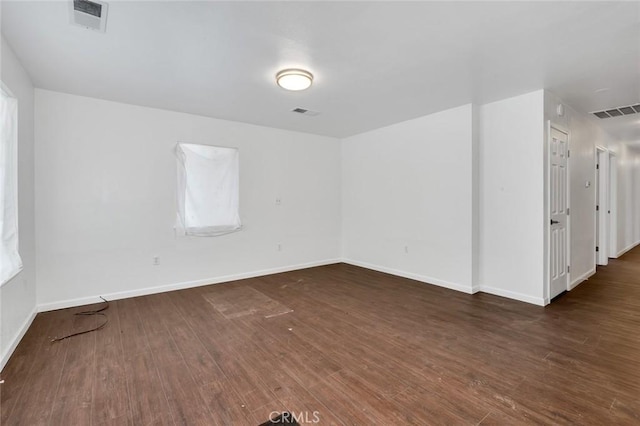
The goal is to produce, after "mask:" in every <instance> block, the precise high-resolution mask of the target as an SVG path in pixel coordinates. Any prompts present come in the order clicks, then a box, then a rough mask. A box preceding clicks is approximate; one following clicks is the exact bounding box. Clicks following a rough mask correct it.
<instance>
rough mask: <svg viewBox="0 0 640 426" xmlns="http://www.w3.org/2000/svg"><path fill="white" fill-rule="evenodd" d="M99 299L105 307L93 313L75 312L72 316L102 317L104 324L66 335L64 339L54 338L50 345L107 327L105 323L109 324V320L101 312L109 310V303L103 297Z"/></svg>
mask: <svg viewBox="0 0 640 426" xmlns="http://www.w3.org/2000/svg"><path fill="white" fill-rule="evenodd" d="M100 299H102V300H103V301H104V303H105V305H104V306H103V307H101V308H100V309H96V310H93V311H82V312H76V313H75V314H74V315H83V316H91V315H100V316H101V317H104V322H103V323H102V324H100V325H99V326H97V327H95V328H92V329H91V330H85V331H79V332H77V333H72V334H68V335H66V336H64V337H56V338H54V339H52V340H51V343H53V342H59V341H61V340H64V339H68V338H69V337H74V336H80V335H81V334H87V333H91V332H93V331H98V330H100V329H101V328H103V327H104V326H105V325H107V323H108V322H109V318H108V317H107V316H106V315H105V314H104V313H103V312H104V311H106V310H107V309H109V301H108V300H107V299H105V298H104V297H102V296H100Z"/></svg>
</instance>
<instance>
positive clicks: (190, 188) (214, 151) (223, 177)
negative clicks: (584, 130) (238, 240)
mask: <svg viewBox="0 0 640 426" xmlns="http://www.w3.org/2000/svg"><path fill="white" fill-rule="evenodd" d="M176 155H177V157H178V214H177V225H176V231H177V233H178V235H194V236H216V235H223V234H227V233H229V232H234V231H237V230H239V229H240V228H241V223H240V214H239V211H238V207H239V192H240V170H239V169H240V165H239V153H238V149H236V148H224V147H217V146H209V145H197V144H188V143H178V146H177V148H176Z"/></svg>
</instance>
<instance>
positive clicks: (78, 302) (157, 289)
mask: <svg viewBox="0 0 640 426" xmlns="http://www.w3.org/2000/svg"><path fill="white" fill-rule="evenodd" d="M340 262H341V260H340V259H326V260H320V261H316V262H309V263H302V264H298V265H289V266H280V267H277V268H270V269H262V270H259V271H252V272H244V273H240V274H232V275H223V276H220V277H213V278H205V279H202V280H195V281H185V282H180V283H174V284H165V285H160V286H153V287H145V288H141V289H136V290H129V291H120V292H116V293H108V294H100V295H96V296H89V297H81V298H77V299H68V300H60V301H57V302H50V303H42V304H39V305H38V312H46V311H53V310H56V309H64V308H71V307H74V306H82V305H88V304H91V303H97V302H100V296H102V297H104V298H105V299H107V300H119V299H126V298H129V297H137V296H145V295H147V294H156V293H165V292H168V291H174V290H182V289H186V288H192V287H201V286H205V285H209V284H219V283H225V282H229V281H236V280H244V279H247V278H255V277H261V276H264V275H271V274H279V273H282V272H290V271H296V270H299V269H306V268H313V267H316V266H324V265H331V264H334V263H340Z"/></svg>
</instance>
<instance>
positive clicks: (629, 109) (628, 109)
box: [592, 104, 640, 118]
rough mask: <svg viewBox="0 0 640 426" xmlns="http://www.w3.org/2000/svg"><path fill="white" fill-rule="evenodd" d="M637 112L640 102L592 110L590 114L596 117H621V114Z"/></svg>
mask: <svg viewBox="0 0 640 426" xmlns="http://www.w3.org/2000/svg"><path fill="white" fill-rule="evenodd" d="M638 113H640V104H637V105H629V106H622V107H618V108H613V109H608V110H605V111H596V112H592V114H593V115H595V116H596V117H598V118H611V117H621V116H623V115H630V114H638Z"/></svg>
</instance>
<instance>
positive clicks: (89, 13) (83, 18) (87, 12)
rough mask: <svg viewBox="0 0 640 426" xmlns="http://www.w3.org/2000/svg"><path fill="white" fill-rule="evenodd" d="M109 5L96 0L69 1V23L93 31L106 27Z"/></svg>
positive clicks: (100, 30) (103, 29)
mask: <svg viewBox="0 0 640 426" xmlns="http://www.w3.org/2000/svg"><path fill="white" fill-rule="evenodd" d="M108 8H109V5H108V4H107V3H105V2H103V1H98V0H72V1H71V2H70V12H71V23H72V24H74V25H78V26H81V27H83V28H87V29H90V30H94V31H99V32H102V33H103V32H105V30H106V29H107V10H108Z"/></svg>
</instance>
